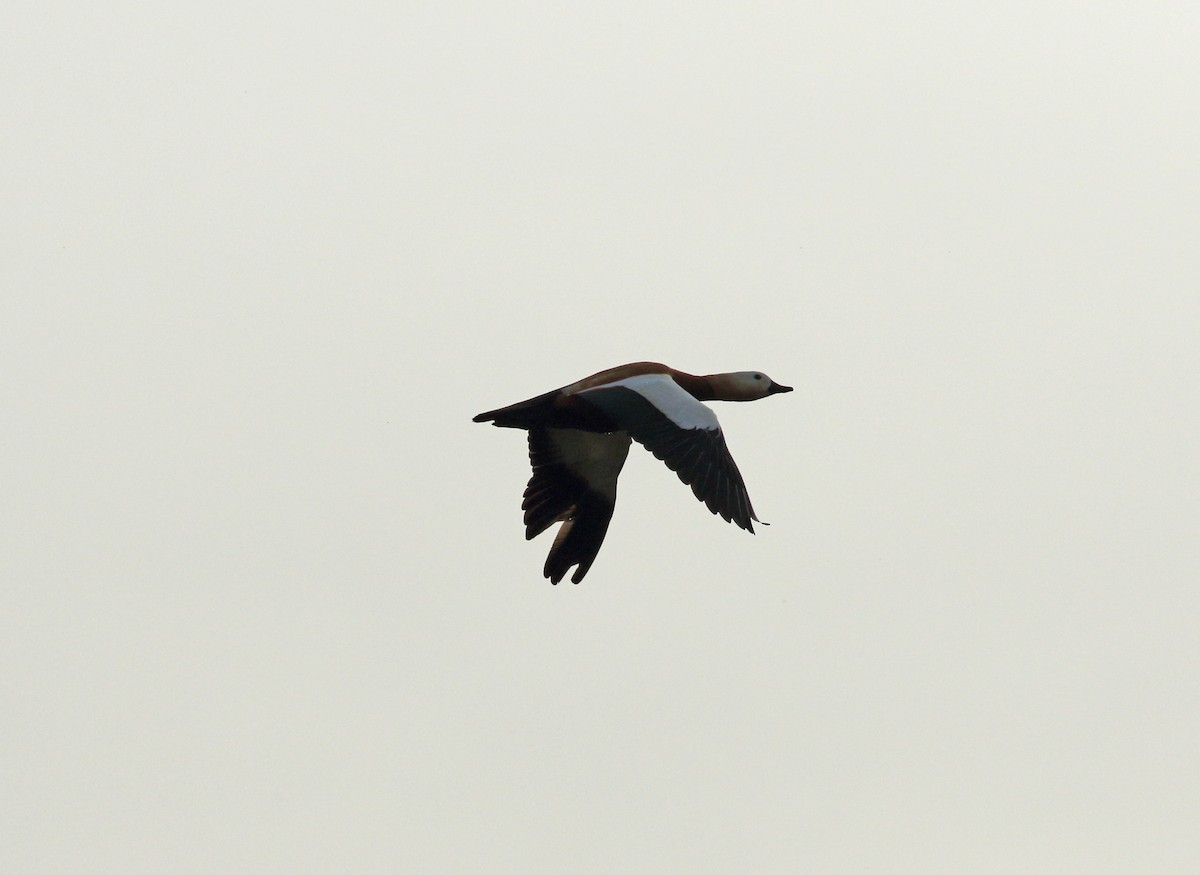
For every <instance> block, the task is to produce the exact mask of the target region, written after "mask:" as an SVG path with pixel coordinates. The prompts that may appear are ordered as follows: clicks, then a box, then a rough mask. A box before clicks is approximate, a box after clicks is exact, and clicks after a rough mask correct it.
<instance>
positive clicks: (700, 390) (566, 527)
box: [475, 362, 792, 584]
mask: <svg viewBox="0 0 1200 875" xmlns="http://www.w3.org/2000/svg"><path fill="white" fill-rule="evenodd" d="M791 391H792V389H791V387H790V386H781V385H780V384H779V383H776V382H775V381H774V380H772V379H771V378H770V377H768V376H767V375H766V374H763V373H760V372H759V371H738V372H736V373H731V374H709V375H707V376H696V375H694V374H687V373H684V372H683V371H677V370H675V369H674V368H668V367H667V366H666V365H661V364H658V363H657V362H636V363H634V364H628V365H621V366H620V367H616V368H609V369H608V370H606V371H600V372H599V373H598V374H593V375H592V376H590V377H586V378H584V379H582V380H580V381H578V382H576V383H571V384H570V385H569V386H564V387H563V388H561V389H555V390H554V391H553V392H547V393H546V394H544V395H538V396H537V397H536V398H530V399H529V400H528V401H521V402H518V403H517V404H511V405H509V406H508V407H501V408H499V409H498V410H489V411H488V412H487V413H481V414H479V415H478V416H476V417H475V422H491V423H492V424H494V425H496V426H498V427H500V428H522V429H525V430H526V431H528V432H529V461H530V464H531V465H532V466H533V477H531V478H530V480H529V486H528V487H526V489H525V500H524V501H523V502H522V503H521V509H522V510H524V511H525V537H526V539H530V538H534V537H536V536H537V535H540V534H541V533H542V532H544V531H546V529H548V528H549V527H550V526H552V525H553V524H554V523H556V522H562V524H563V525H562V527H561V528H560V529H559V530H558V535H557V536H556V537H555V539H554V544H553V545H552V546H551V547H550V555H549V556H547V557H546V565H545V568H544V569H543V574H544V575H545V576H546V577H547V578H549V579H550V582H551V583H554V584H557V583H558V582H559V581H560V580H562V579H563V578H564V577H565V576H566V574H567V571H568V570H569V569H570V568H571V566H572V565H574V566H576V568H575V573H574V574H572V575H571V582H572V583H579V581H581V580H583V577H584V575H585V574H587V573H588V569H589V568H591V567H592V563H593V562H594V561H595V559H596V554H598V553H599V552H600V545H601V544H603V543H604V536H605V534H606V533H607V532H608V524H609V521H610V520H611V519H612V515H613V507H614V504H615V502H616V497H617V475H618V474H620V473H621V467H622V466H623V465H624V464H625V457H626V456H627V455H628V454H629V444H630V439H631V438H632V439H633V440H635V441H637V442H638V443H640V444H641V445H642V446H644V447H645V448H646V449H648V450H649V451H650V452H652V453H653V454H654V455H655V456H657V457H658V458H659V459H661V460H662V461H663V462H665V463H666V464H667V467H668V468H670V469H671V470H672V471H674V472H675V473H676V474H678V475H679V479H680V480H682V481H683V482H684V483H685V484H686V485H688V486H690V487H692V492H694V493H695V495H696V497H697V498H698V499H700V500H701V501H702V502H704V503H705V504H706V505H708V509H709V510H710V511H712V512H713V513H714V514H720V515H721V516H722V517H724V518H725V520H726V521H727V522H733V523H736V524H737V525H739V526H741V527H742V528H743V529H745V530H746V531H748V532H751V533H753V532H754V526H753V525H752V523H751V520H755V521H758V522H761V520H759V519H758V517H757V516H755V515H754V508H753V507H752V506H751V504H750V496H749V495H748V494H747V493H746V484H745V483H744V482H743V481H742V475H741V473H740V472H739V471H738V468H737V465H736V464H734V461H733V457H732V456H731V455H729V449H728V447H726V445H725V437H724V435H723V434H722V432H721V426H720V424H719V423H718V422H717V417H716V414H714V413H713V411H712V410H711V409H710V408H709V407H708V406H707V405H705V404H703V403H702V402H704V401H756V400H758V399H759V398H766V397H767V396H768V395H776V394H779V393H781V392H791Z"/></svg>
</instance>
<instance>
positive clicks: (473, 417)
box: [471, 413, 491, 422]
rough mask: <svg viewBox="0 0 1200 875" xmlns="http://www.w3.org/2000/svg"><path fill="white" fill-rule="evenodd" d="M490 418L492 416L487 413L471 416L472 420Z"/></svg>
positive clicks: (481, 420)
mask: <svg viewBox="0 0 1200 875" xmlns="http://www.w3.org/2000/svg"><path fill="white" fill-rule="evenodd" d="M489 420H491V417H490V416H489V415H488V414H486V413H480V414H478V415H476V416H472V417H471V422H488V421H489Z"/></svg>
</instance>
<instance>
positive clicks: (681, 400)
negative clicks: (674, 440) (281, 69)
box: [579, 374, 721, 431]
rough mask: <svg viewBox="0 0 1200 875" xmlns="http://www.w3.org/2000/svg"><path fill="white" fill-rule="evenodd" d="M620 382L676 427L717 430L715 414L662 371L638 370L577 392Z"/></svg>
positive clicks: (615, 384) (612, 385) (717, 424)
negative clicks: (658, 372)
mask: <svg viewBox="0 0 1200 875" xmlns="http://www.w3.org/2000/svg"><path fill="white" fill-rule="evenodd" d="M616 386H621V387H624V388H626V389H631V390H633V391H634V392H637V393H638V394H639V395H641V396H642V397H643V398H645V399H646V400H647V401H649V402H650V403H651V404H653V405H654V406H655V407H657V408H658V410H659V411H660V412H661V413H662V414H663V416H665V417H667V418H668V419H669V420H671V422H673V423H675V424H676V425H677V426H679V427H680V428H685V429H692V428H703V429H707V430H708V431H720V430H721V425H720V423H718V422H717V414H715V413H713V412H712V409H711V408H709V407H707V406H706V405H704V404H701V403H700V402H699V401H697V400H696V399H695V398H693V397H692V396H691V395H689V394H688V393H687V391H685V390H684V389H683V387H681V386H680V385H679V384H678V383H676V382H675V381H674V380H672V379H671V378H670V377H669V376H667V375H666V374H639V375H638V376H636V377H626V378H625V379H623V380H615V381H613V382H611V383H605V384H604V385H603V386H593V387H592V388H591V389H585V390H584V391H582V392H580V393H579V394H580V395H583V396H586V395H587V394H588V393H589V392H598V391H599V390H601V389H612V388H614V387H616Z"/></svg>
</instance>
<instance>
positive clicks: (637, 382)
mask: <svg viewBox="0 0 1200 875" xmlns="http://www.w3.org/2000/svg"><path fill="white" fill-rule="evenodd" d="M578 397H579V398H581V399H582V400H584V401H586V402H587V403H588V404H591V405H593V406H595V407H597V408H599V409H600V410H602V411H603V412H604V413H605V414H607V415H608V416H609V417H610V418H611V419H612V420H613V421H615V422H617V423H618V424H620V426H621V427H622V428H623V429H625V430H626V431H627V432H629V435H630V437H632V438H633V439H634V440H635V441H637V442H638V443H640V444H641V445H642V446H644V447H645V448H646V449H648V450H649V451H650V452H652V453H653V454H654V455H655V456H657V457H658V458H659V459H661V460H662V461H663V462H665V463H666V465H667V467H668V468H670V469H671V470H672V471H674V472H675V473H676V474H677V475H679V479H680V480H682V481H683V482H684V483H685V484H687V485H688V486H690V487H692V492H693V493H695V495H696V498H698V499H700V500H701V501H702V502H704V503H705V504H706V505H707V506H708V509H709V510H711V511H712V512H713V513H715V514H720V515H721V516H722V517H723V518H724V519H725V520H726V521H729V522H733V523H736V524H737V525H739V526H741V527H742V528H743V529H745V530H746V531H748V532H753V531H754V526H753V524H752V523H751V520H756V521H757V520H758V517H757V516H755V515H754V507H753V506H752V505H751V504H750V496H749V494H747V492H746V484H745V482H744V481H743V480H742V475H741V472H740V471H738V467H737V464H736V463H735V462H734V461H733V456H731V455H730V454H729V448H728V447H727V446H726V445H725V436H724V434H722V432H721V425H720V423H718V422H717V415H716V414H715V413H713V412H712V410H711V409H710V408H709V407H708V406H706V405H704V404H702V403H701V402H699V401H697V400H696V399H695V398H693V397H692V396H691V395H690V394H689V393H688V392H687V391H686V390H684V389H683V388H682V387H680V385H679V384H678V383H676V382H675V381H674V380H672V379H671V378H670V377H669V376H668V375H666V374H643V375H640V376H636V377H628V378H626V379H624V380H617V381H615V382H613V383H608V384H605V385H603V386H596V387H595V388H593V389H585V390H584V391H582V392H580V393H578Z"/></svg>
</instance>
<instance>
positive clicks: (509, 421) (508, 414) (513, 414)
mask: <svg viewBox="0 0 1200 875" xmlns="http://www.w3.org/2000/svg"><path fill="white" fill-rule="evenodd" d="M557 394H558V391H557V390H555V391H553V392H547V393H546V394H545V395H538V396H537V397H536V398H530V399H529V400H528V401H518V402H517V403H516V404H510V405H508V407H500V408H498V409H496V410H489V411H487V413H481V414H479V415H478V416H476V417H475V418H474V419H473V420H472V421H473V422H490V423H492V424H493V425H495V426H496V427H497V428H524V429H530V428H535V427H537V426H538V425H541V424H542V423H543V422H545V421H546V419H547V417H548V416H549V415H550V412H551V411H552V410H553V407H554V396H555V395H557Z"/></svg>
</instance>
